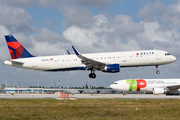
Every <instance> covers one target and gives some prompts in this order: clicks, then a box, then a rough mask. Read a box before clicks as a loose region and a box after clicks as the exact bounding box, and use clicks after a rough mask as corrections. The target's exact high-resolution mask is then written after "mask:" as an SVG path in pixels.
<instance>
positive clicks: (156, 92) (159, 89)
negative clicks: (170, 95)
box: [153, 88, 165, 95]
mask: <svg viewBox="0 0 180 120" xmlns="http://www.w3.org/2000/svg"><path fill="white" fill-rule="evenodd" d="M164 92H165V91H164V88H154V91H153V94H154V95H157V94H164Z"/></svg>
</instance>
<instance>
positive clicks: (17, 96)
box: [0, 94, 180, 99]
mask: <svg viewBox="0 0 180 120" xmlns="http://www.w3.org/2000/svg"><path fill="white" fill-rule="evenodd" d="M59 96H60V95H59V94H14V95H11V94H0V99H47V98H56V99H61V98H59ZM69 98H70V99H180V96H166V95H153V94H127V95H124V96H123V95H122V94H93V95H91V94H70V95H69Z"/></svg>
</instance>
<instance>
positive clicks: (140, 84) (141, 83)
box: [126, 79, 147, 91]
mask: <svg viewBox="0 0 180 120" xmlns="http://www.w3.org/2000/svg"><path fill="white" fill-rule="evenodd" d="M126 83H127V84H129V91H133V90H135V91H140V89H141V88H145V87H146V86H147V82H146V81H145V80H143V79H132V80H126Z"/></svg>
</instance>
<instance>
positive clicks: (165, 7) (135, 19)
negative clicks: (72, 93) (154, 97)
mask: <svg viewBox="0 0 180 120" xmlns="http://www.w3.org/2000/svg"><path fill="white" fill-rule="evenodd" d="M5 35H13V36H14V37H15V38H16V39H17V40H18V41H19V42H20V43H21V44H22V45H23V46H24V47H25V48H26V49H27V50H28V51H29V52H30V53H31V54H32V55H34V56H49V55H64V54H67V52H66V50H69V51H70V52H71V53H72V54H74V52H73V50H72V48H71V46H72V45H74V46H75V47H76V48H77V49H78V51H79V52H80V53H81V54H83V53H97V52H118V51H131V50H151V49H158V50H165V51H168V52H169V53H171V54H172V55H174V56H176V58H177V60H176V62H174V63H172V64H168V65H162V66H159V70H160V72H161V73H160V74H158V75H157V74H156V69H155V67H154V66H150V67H138V68H121V70H120V72H119V73H113V74H111V73H104V72H101V71H96V75H97V77H96V79H91V78H89V73H90V71H71V72H42V71H34V70H27V69H22V68H15V67H11V66H6V65H3V61H5V60H8V59H11V57H10V54H9V51H8V48H7V44H6V41H5V38H4V36H5ZM179 51H180V2H179V1H178V0H151V1H148V0H23V1H22V0H0V63H1V64H0V76H1V77H0V83H2V84H6V81H7V86H17V85H19V84H20V85H21V86H36V85H37V84H38V82H37V81H39V85H40V86H44V87H51V86H52V87H54V86H58V80H60V81H61V86H64V87H66V86H67V84H68V87H80V86H85V85H86V83H87V84H88V85H89V86H90V85H91V86H95V85H96V86H104V87H106V86H109V85H110V84H111V83H112V82H114V81H117V80H121V79H130V78H131V79H135V78H144V79H145V78H149V79H153V78H159V79H161V78H179V77H180V74H179V72H180V61H179V58H180V52H179Z"/></svg>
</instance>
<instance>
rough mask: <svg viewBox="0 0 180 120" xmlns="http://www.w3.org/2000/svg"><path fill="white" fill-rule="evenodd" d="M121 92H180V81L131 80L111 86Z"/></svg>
mask: <svg viewBox="0 0 180 120" xmlns="http://www.w3.org/2000/svg"><path fill="white" fill-rule="evenodd" d="M110 87H111V88H112V89H115V90H119V91H126V92H129V91H143V92H153V93H154V94H155V95H156V94H164V93H169V92H177V91H180V79H129V80H119V81H116V82H114V83H113V84H111V85H110Z"/></svg>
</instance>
